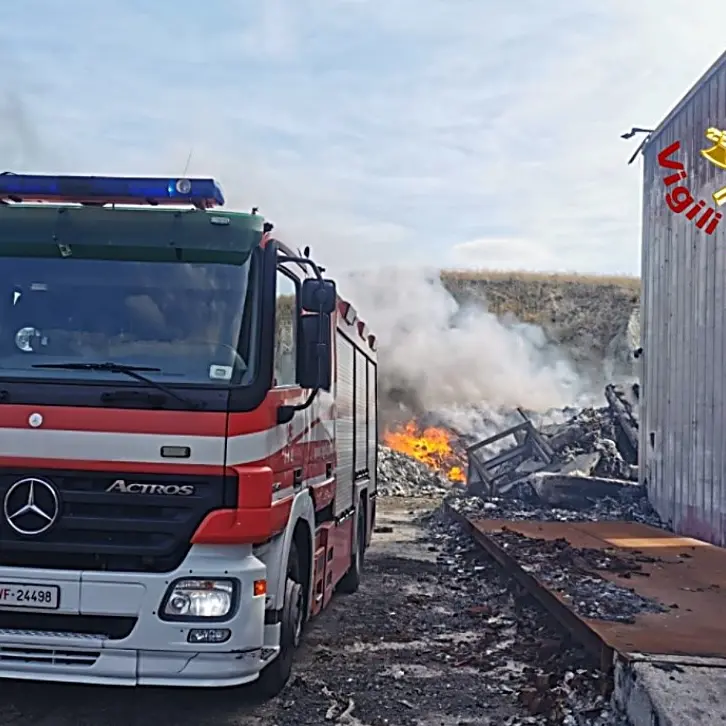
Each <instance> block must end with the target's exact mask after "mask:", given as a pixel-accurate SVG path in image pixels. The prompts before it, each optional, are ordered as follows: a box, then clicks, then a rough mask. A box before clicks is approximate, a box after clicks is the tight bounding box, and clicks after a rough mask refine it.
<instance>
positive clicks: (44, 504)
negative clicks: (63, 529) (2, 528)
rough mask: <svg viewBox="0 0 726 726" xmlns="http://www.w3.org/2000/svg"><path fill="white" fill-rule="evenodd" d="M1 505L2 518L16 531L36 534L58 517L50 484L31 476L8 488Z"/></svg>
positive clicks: (58, 510)
mask: <svg viewBox="0 0 726 726" xmlns="http://www.w3.org/2000/svg"><path fill="white" fill-rule="evenodd" d="M3 509H4V512H5V519H7V521H8V524H9V525H10V526H11V527H12V528H13V529H14V530H15V531H16V532H17V533H18V534H25V535H38V534H42V533H43V532H45V531H46V530H48V529H50V528H51V527H52V526H53V524H54V523H55V521H56V519H58V515H59V514H60V502H59V501H58V493H57V492H56V490H55V487H54V486H53V485H52V484H50V483H49V482H47V481H44V480H43V479H37V478H36V477H32V476H31V477H27V478H26V479H20V480H19V481H16V482H15V484H13V485H12V486H11V487H10V489H8V492H7V494H6V495H5V501H4V504H3Z"/></svg>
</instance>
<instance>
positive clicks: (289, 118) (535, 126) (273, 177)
mask: <svg viewBox="0 0 726 726" xmlns="http://www.w3.org/2000/svg"><path fill="white" fill-rule="evenodd" d="M175 7H176V8H177V12H175V13H173V14H170V13H168V12H167V11H166V9H165V8H163V7H161V5H159V6H156V5H149V4H148V3H141V2H138V1H136V0H133V1H132V0H123V1H122V0H110V1H109V2H108V3H105V4H104V6H103V8H101V7H100V6H99V5H98V4H97V3H93V2H91V1H90V0H76V2H75V3H74V13H73V14H69V13H68V12H67V10H65V9H64V8H62V7H61V6H60V5H59V4H57V3H55V2H53V0H26V2H24V3H22V4H21V3H16V4H14V5H13V6H12V8H10V9H9V10H7V11H6V12H5V13H4V14H3V23H2V26H0V61H2V62H3V67H4V68H5V69H6V72H5V73H4V74H3V77H2V79H0V168H7V167H12V168H13V170H15V171H23V170H32V171H66V172H70V171H87V172H98V173H100V172H118V173H134V172H143V173H164V174H166V173H169V174H176V173H181V171H182V170H183V169H184V165H185V162H186V159H187V156H188V154H189V150H190V149H191V148H193V149H194V153H193V158H192V164H191V170H192V171H193V172H194V173H201V172H202V171H204V172H205V173H213V174H214V175H215V176H217V177H218V178H220V180H221V182H222V184H223V186H224V188H225V190H226V192H227V196H228V197H229V198H230V200H231V201H233V202H234V203H235V204H238V205H240V206H241V207H242V208H245V207H249V206H252V205H253V204H259V205H260V206H261V207H262V211H263V212H264V213H266V214H268V215H269V216H271V217H273V219H274V221H276V222H277V224H278V225H279V228H280V230H281V232H282V231H284V232H285V233H286V234H287V235H288V236H289V241H290V243H291V244H292V245H293V246H298V245H300V246H302V245H304V244H311V245H312V246H313V249H314V250H315V251H316V252H318V254H319V255H320V256H321V257H322V258H323V259H324V261H325V262H326V263H328V264H329V265H330V266H331V267H333V268H335V269H344V268H354V267H359V266H366V267H375V266H376V265H380V264H382V263H384V262H385V263H395V264H413V263H421V264H424V263H425V264H428V265H431V264H433V265H436V264H454V265H464V266H468V265H469V264H475V265H477V266H481V265H482V264H489V261H490V260H491V261H492V264H495V266H513V267H530V268H532V267H535V266H538V265H542V266H546V267H547V268H549V269H567V270H582V271H584V272H595V271H599V272H609V273H617V272H635V271H637V270H638V266H639V258H640V253H639V227H640V199H641V190H640V184H641V174H640V172H639V170H638V168H637V166H636V165H633V166H631V167H628V166H627V164H626V162H627V159H628V157H629V156H630V154H631V153H632V150H633V148H634V145H635V143H637V140H633V141H631V143H630V145H629V144H628V143H626V142H624V141H622V140H621V139H620V138H619V135H620V133H622V132H623V131H625V130H627V129H628V128H629V127H630V126H631V125H643V126H652V125H655V124H657V123H658V122H659V120H660V119H661V118H662V117H663V116H664V115H665V114H666V112H667V111H668V110H669V108H670V107H672V106H673V105H674V104H675V103H676V102H677V101H678V99H679V98H680V97H681V96H682V95H683V93H684V92H685V91H686V90H687V89H688V88H689V87H690V85H691V84H692V83H693V82H694V81H695V80H696V79H697V78H698V76H699V75H700V74H701V73H702V72H703V71H704V70H705V69H706V68H707V67H708V66H709V65H710V64H711V63H712V62H713V61H714V60H715V59H716V57H717V56H718V55H719V54H720V53H721V52H722V50H723V40H722V30H721V28H722V27H723V25H724V21H726V8H725V7H723V6H722V5H721V4H719V3H717V2H716V1H715V0H706V2H704V3H702V4H701V5H699V7H698V12H696V11H695V10H694V8H693V7H692V6H688V5H684V4H683V3H682V2H681V1H680V0H642V1H641V2H639V3H633V2H631V0H627V1H626V0H611V2H608V3H600V4H597V5H592V4H580V5H577V4H573V3H572V2H570V0H554V1H553V2H551V3H548V4H546V5H544V4H542V3H539V2H535V0H524V1H523V2H520V3H517V4H514V5H511V4H510V5H506V4H502V3H496V4H495V3H483V2H477V1H476V0H426V2H422V0H389V2H388V3H381V2H372V1H369V2H365V1H364V0H356V1H355V2H354V1H352V0H347V1H346V2H343V1H342V0H269V1H268V0H266V2H265V3H258V4H254V3H231V2H225V1H224V0H212V1H210V3H208V6H207V10H206V11H205V13H204V14H202V15H200V14H199V13H198V12H196V11H195V7H196V6H194V5H192V4H191V2H190V1H189V0H180V2H179V3H177V6H175ZM8 99H10V100H8ZM18 109H21V112H20V113H19V111H18ZM724 115H725V116H726V109H724ZM21 120H22V122H21ZM503 241H508V242H506V243H505V242H503ZM475 259H476V262H474V260H475ZM494 260H496V263H494Z"/></svg>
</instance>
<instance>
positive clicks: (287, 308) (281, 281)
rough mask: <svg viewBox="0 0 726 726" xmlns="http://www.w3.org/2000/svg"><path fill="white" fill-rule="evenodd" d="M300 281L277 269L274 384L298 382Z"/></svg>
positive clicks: (285, 384) (288, 384)
mask: <svg viewBox="0 0 726 726" xmlns="http://www.w3.org/2000/svg"><path fill="white" fill-rule="evenodd" d="M298 283H299V281H298V280H297V278H295V277H294V276H293V275H292V274H291V273H289V272H287V271H286V270H283V269H281V268H278V270H277V284H276V305H275V351H274V371H273V376H274V379H273V385H274V386H278V387H279V386H294V385H296V382H297V299H298Z"/></svg>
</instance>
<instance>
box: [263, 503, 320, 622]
mask: <svg viewBox="0 0 726 726" xmlns="http://www.w3.org/2000/svg"><path fill="white" fill-rule="evenodd" d="M306 540H307V542H306ZM293 542H294V543H295V545H296V546H297V549H298V556H299V557H300V564H301V566H304V567H305V568H306V569H307V578H305V579H306V581H305V582H303V583H301V584H302V585H303V586H304V587H305V589H306V595H307V607H308V612H309V611H310V598H311V595H312V589H313V588H312V580H313V566H314V554H315V552H314V549H315V507H314V506H313V500H312V498H311V497H310V494H309V493H308V492H300V493H299V494H298V495H297V496H296V497H295V500H294V501H293V503H292V508H291V510H290V519H289V520H288V524H287V527H286V528H285V533H284V535H283V542H282V548H281V552H282V557H281V561H280V566H279V568H278V571H277V575H276V582H275V589H274V593H275V598H274V605H273V606H274V608H275V609H276V610H279V609H280V608H282V606H283V603H284V600H285V582H286V580H287V563H288V560H289V558H290V549H291V547H292V544H293Z"/></svg>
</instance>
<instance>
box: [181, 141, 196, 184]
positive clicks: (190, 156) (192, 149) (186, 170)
mask: <svg viewBox="0 0 726 726" xmlns="http://www.w3.org/2000/svg"><path fill="white" fill-rule="evenodd" d="M192 154H194V147H193V146H192V148H191V149H189V156H187V163H186V164H185V165H184V171H183V172H182V177H186V175H187V172H188V171H189V164H191V163H192Z"/></svg>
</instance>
